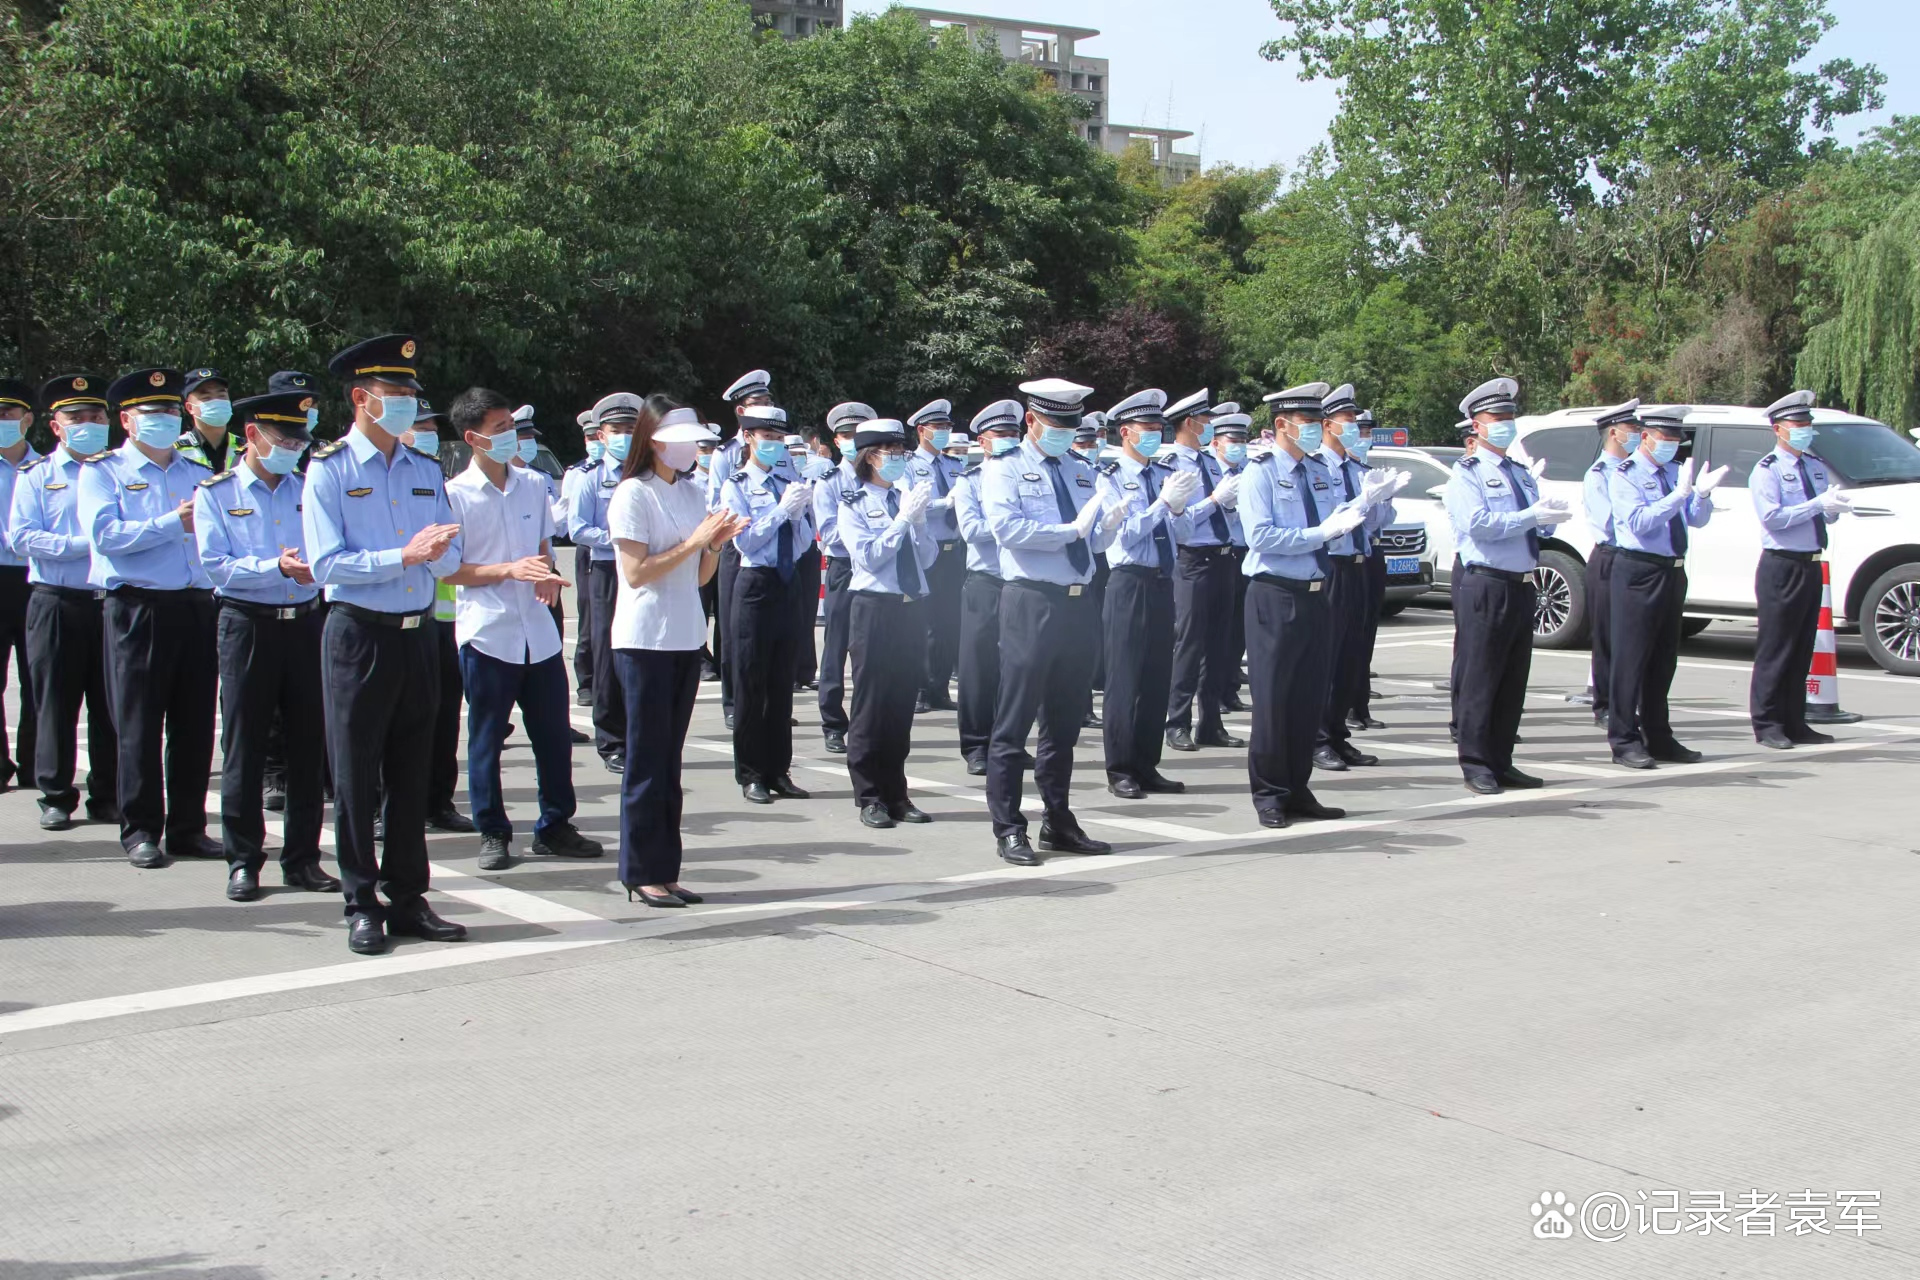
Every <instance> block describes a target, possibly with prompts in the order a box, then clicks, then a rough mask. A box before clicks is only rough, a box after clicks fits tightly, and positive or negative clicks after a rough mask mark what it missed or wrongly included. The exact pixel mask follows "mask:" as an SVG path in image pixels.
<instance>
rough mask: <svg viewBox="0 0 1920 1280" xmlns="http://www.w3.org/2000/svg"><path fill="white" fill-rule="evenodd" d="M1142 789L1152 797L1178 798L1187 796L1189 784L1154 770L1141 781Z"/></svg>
mask: <svg viewBox="0 0 1920 1280" xmlns="http://www.w3.org/2000/svg"><path fill="white" fill-rule="evenodd" d="M1140 789H1141V790H1142V791H1144V792H1146V793H1147V794H1148V795H1150V796H1178V795H1185V794H1186V790H1187V784H1186V783H1184V782H1181V781H1180V780H1179V779H1177V778H1169V777H1168V776H1167V775H1166V774H1164V773H1161V772H1160V771H1159V770H1158V769H1152V770H1149V771H1148V772H1147V773H1146V775H1145V776H1143V777H1142V778H1141V779H1140Z"/></svg>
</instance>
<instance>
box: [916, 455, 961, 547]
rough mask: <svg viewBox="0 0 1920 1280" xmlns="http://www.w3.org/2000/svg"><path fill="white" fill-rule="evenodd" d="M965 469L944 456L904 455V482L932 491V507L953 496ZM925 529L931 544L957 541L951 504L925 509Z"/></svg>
mask: <svg viewBox="0 0 1920 1280" xmlns="http://www.w3.org/2000/svg"><path fill="white" fill-rule="evenodd" d="M966 469H967V464H966V463H964V462H962V461H960V459H958V458H949V457H948V456H947V455H946V454H944V453H930V452H928V451H927V450H926V449H925V448H922V449H920V450H918V451H916V452H914V453H910V454H908V455H907V478H908V479H909V480H911V481H912V482H913V483H914V484H915V485H925V486H927V487H928V488H930V489H932V490H933V498H934V502H935V503H938V502H939V501H940V500H941V499H944V498H951V497H952V496H953V485H954V481H955V480H957V479H959V477H960V473H961V472H962V471H965V470H966ZM927 528H928V529H929V530H931V531H932V533H933V540H934V542H935V543H937V544H939V545H942V546H944V545H946V544H948V543H951V542H955V541H957V540H958V539H959V537H960V523H959V521H958V520H957V519H955V518H954V514H953V506H952V504H951V503H949V504H948V505H947V506H946V507H945V509H942V508H940V507H938V506H931V505H930V506H928V508H927Z"/></svg>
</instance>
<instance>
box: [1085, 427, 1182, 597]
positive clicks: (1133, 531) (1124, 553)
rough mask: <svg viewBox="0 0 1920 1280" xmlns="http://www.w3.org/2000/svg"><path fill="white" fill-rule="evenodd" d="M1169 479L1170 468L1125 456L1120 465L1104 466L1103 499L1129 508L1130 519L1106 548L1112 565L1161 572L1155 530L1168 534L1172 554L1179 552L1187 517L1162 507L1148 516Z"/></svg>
mask: <svg viewBox="0 0 1920 1280" xmlns="http://www.w3.org/2000/svg"><path fill="white" fill-rule="evenodd" d="M1170 476H1171V471H1170V470H1169V469H1168V468H1166V467H1156V466H1154V465H1152V464H1151V463H1147V464H1142V463H1138V462H1135V461H1134V460H1133V459H1132V458H1129V457H1128V456H1127V455H1126V454H1124V453H1123V454H1121V455H1120V457H1119V459H1118V460H1117V461H1115V462H1108V463H1103V464H1102V465H1101V467H1100V491H1101V496H1102V497H1103V498H1105V500H1106V502H1107V505H1108V506H1109V507H1112V506H1116V505H1123V504H1124V505H1125V507H1126V508H1127V518H1126V520H1125V521H1124V522H1123V523H1122V524H1121V526H1120V528H1119V529H1118V530H1117V531H1116V532H1115V533H1114V535H1113V543H1112V545H1110V546H1109V547H1108V548H1107V563H1108V564H1109V565H1112V566H1114V567H1116V568H1117V567H1119V566H1120V565H1123V564H1130V565H1138V566H1139V567H1141V568H1143V569H1158V568H1159V567H1160V553H1159V552H1158V551H1156V550H1155V549H1154V545H1153V531H1154V530H1155V529H1156V528H1162V529H1165V530H1166V531H1167V546H1168V548H1169V550H1173V549H1175V548H1178V546H1179V545H1180V533H1181V531H1182V530H1183V529H1184V527H1185V526H1186V523H1187V516H1186V513H1185V512H1182V513H1181V514H1180V515H1177V516H1176V515H1174V514H1173V513H1172V512H1170V511H1168V510H1167V509H1166V508H1165V507H1161V508H1160V509H1159V510H1157V511H1155V512H1154V513H1153V514H1152V515H1151V516H1149V515H1148V514H1147V509H1148V508H1149V507H1151V506H1152V505H1153V504H1154V501H1155V499H1157V498H1159V496H1160V490H1161V487H1162V486H1164V485H1165V484H1166V482H1167V480H1168V479H1169V478H1170ZM1176 555H1177V552H1176ZM1177 563H1178V560H1177V559H1176V560H1175V564H1177ZM1171 567H1173V566H1171V565H1170V566H1169V568H1171Z"/></svg>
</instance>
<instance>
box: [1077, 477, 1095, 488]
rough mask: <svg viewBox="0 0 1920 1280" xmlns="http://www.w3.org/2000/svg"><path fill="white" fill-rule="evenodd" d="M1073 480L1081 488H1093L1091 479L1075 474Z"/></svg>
mask: <svg viewBox="0 0 1920 1280" xmlns="http://www.w3.org/2000/svg"><path fill="white" fill-rule="evenodd" d="M1073 482H1074V483H1075V484H1077V485H1079V486H1080V487H1081V488H1082V489H1091V488H1093V481H1091V480H1089V479H1087V478H1086V477H1085V476H1075V477H1074V478H1073Z"/></svg>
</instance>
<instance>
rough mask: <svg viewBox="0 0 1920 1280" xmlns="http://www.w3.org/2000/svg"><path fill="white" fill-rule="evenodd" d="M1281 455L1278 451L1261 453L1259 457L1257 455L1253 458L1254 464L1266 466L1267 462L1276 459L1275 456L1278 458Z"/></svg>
mask: <svg viewBox="0 0 1920 1280" xmlns="http://www.w3.org/2000/svg"><path fill="white" fill-rule="evenodd" d="M1279 456H1280V455H1279V454H1277V453H1263V454H1261V455H1260V456H1259V457H1257V458H1255V459H1254V460H1253V465H1254V466H1264V465H1265V464H1267V463H1269V462H1272V461H1273V460H1274V459H1275V458H1277V457H1279Z"/></svg>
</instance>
